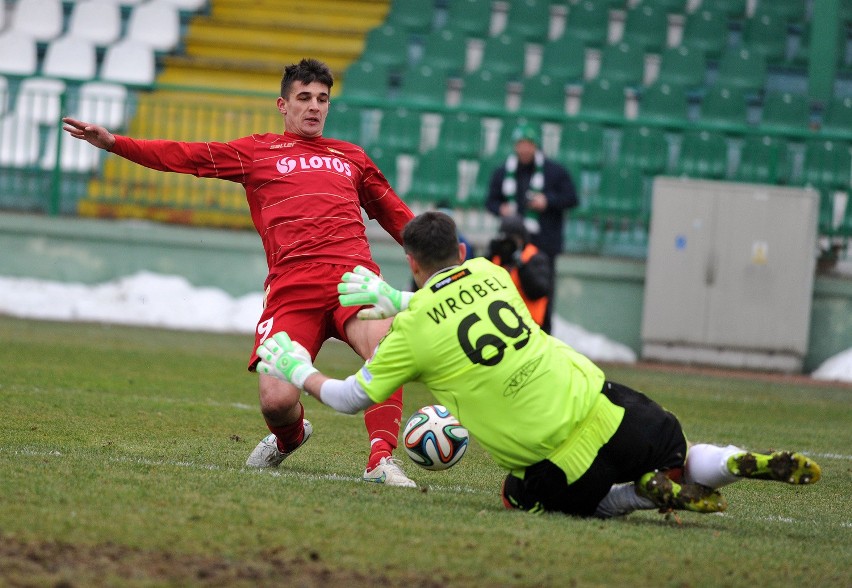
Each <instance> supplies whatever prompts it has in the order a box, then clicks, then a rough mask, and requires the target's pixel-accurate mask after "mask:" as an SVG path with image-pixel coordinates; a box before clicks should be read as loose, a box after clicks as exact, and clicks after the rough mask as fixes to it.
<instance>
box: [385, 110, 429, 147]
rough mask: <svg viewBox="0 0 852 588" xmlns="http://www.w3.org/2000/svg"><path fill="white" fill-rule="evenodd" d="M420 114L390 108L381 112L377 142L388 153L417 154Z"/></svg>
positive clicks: (420, 122)
mask: <svg viewBox="0 0 852 588" xmlns="http://www.w3.org/2000/svg"><path fill="white" fill-rule="evenodd" d="M421 126H422V121H421V119H420V113H419V112H417V111H413V110H409V109H407V108H392V109H389V110H385V111H383V112H382V118H381V122H380V123H379V139H378V142H379V143H381V145H382V146H383V147H384V148H385V149H388V150H389V151H391V152H393V153H396V154H400V153H417V152H418V151H419V150H420V128H421Z"/></svg>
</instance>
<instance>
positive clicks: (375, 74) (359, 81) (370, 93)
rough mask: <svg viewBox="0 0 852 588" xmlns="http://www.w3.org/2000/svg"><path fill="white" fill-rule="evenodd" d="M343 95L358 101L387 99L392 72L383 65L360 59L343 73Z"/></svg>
mask: <svg viewBox="0 0 852 588" xmlns="http://www.w3.org/2000/svg"><path fill="white" fill-rule="evenodd" d="M341 85H342V86H343V88H342V92H341V95H342V96H344V97H345V98H356V99H367V100H376V99H379V100H381V99H385V98H387V97H388V92H389V90H390V71H389V70H388V67H387V66H386V65H383V64H379V63H374V62H372V61H366V60H364V59H359V60H358V61H356V62H355V63H353V64H352V65H350V66H349V67H347V68H346V71H344V72H343V79H342V84H341Z"/></svg>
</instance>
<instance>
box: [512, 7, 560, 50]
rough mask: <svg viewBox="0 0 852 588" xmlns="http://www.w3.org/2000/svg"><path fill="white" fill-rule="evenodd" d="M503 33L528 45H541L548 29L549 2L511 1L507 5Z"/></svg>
mask: <svg viewBox="0 0 852 588" xmlns="http://www.w3.org/2000/svg"><path fill="white" fill-rule="evenodd" d="M508 6H509V14H508V16H507V22H506V29H505V30H504V32H505V33H506V34H508V35H511V36H513V37H519V38H522V39H524V40H525V41H527V42H529V43H542V42H544V41H545V40H546V39H547V33H548V31H549V29H550V0H513V1H512V2H510V3H508Z"/></svg>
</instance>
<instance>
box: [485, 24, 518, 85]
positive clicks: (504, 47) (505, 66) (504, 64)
mask: <svg viewBox="0 0 852 588" xmlns="http://www.w3.org/2000/svg"><path fill="white" fill-rule="evenodd" d="M525 51H526V47H525V41H524V39H523V37H518V36H515V37H513V36H511V35H506V34H502V35H498V36H496V37H490V38H489V39H486V41H485V46H484V47H483V48H482V65H481V66H480V69H483V70H488V71H489V72H491V73H493V74H497V75H504V76H508V77H512V78H516V79H520V78H521V76H523V73H524V56H525Z"/></svg>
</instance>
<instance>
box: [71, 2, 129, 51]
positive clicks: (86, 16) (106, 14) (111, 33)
mask: <svg viewBox="0 0 852 588" xmlns="http://www.w3.org/2000/svg"><path fill="white" fill-rule="evenodd" d="M68 34H69V35H73V36H75V37H81V38H83V39H88V40H89V41H91V42H92V43H94V44H95V45H96V46H98V47H106V46H107V45H109V44H110V43H114V42H116V41H117V40H118V39H119V37H120V36H121V7H120V6H119V5H118V4H116V3H115V2H111V1H110V0H80V1H79V2H75V3H74V7H73V8H72V10H71V18H70V20H69V22H68Z"/></svg>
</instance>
